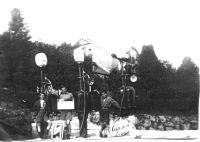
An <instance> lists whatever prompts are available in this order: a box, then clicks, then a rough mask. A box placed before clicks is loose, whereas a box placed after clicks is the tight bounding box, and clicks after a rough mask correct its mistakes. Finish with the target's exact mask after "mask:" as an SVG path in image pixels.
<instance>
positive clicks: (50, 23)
mask: <svg viewBox="0 0 200 142" xmlns="http://www.w3.org/2000/svg"><path fill="white" fill-rule="evenodd" d="M13 8H19V9H20V10H21V12H22V16H23V17H24V18H25V19H24V22H25V23H27V25H28V29H29V30H30V35H31V36H32V40H33V41H34V40H39V41H42V42H45V43H50V44H53V43H54V44H57V45H59V44H60V43H63V42H67V43H72V44H73V43H75V42H76V41H78V40H79V39H80V38H82V37H83V38H89V39H90V40H91V41H93V42H94V43H96V44H97V45H98V46H100V47H103V48H105V49H106V50H107V51H109V52H112V53H117V54H122V53H125V51H126V50H128V49H129V48H130V47H131V46H134V47H135V48H136V49H138V51H139V52H140V51H141V49H142V46H143V45H148V44H152V45H153V46H154V50H155V52H156V55H157V56H158V58H159V59H161V60H168V61H169V62H170V63H172V64H173V66H174V67H177V66H179V65H180V64H181V61H182V59H183V57H184V56H190V57H191V58H192V60H193V61H194V62H195V63H196V64H197V65H198V66H199V65H200V60H199V58H200V55H199V54H200V53H198V51H199V50H198V49H199V48H200V1H199V0H0V33H2V32H3V31H5V30H7V29H8V23H9V21H10V19H11V16H10V15H11V14H10V11H11V10H12V9H13Z"/></svg>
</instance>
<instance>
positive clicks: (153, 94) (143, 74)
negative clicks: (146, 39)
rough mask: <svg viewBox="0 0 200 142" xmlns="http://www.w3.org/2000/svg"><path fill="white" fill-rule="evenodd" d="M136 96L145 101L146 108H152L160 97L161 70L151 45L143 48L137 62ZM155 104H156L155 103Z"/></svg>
mask: <svg viewBox="0 0 200 142" xmlns="http://www.w3.org/2000/svg"><path fill="white" fill-rule="evenodd" d="M138 76H139V78H140V79H139V80H138V82H137V86H138V87H137V90H138V92H137V94H140V98H141V99H143V100H146V102H144V103H146V104H151V105H150V106H149V105H146V107H150V108H151V107H154V106H156V105H158V104H156V103H157V102H158V101H157V100H158V99H159V98H160V96H161V93H162V90H161V88H160V86H161V84H162V76H163V70H162V66H161V63H160V62H159V60H158V58H157V56H156V54H155V52H154V48H153V46H152V45H147V46H143V48H142V52H141V54H140V56H139V60H138ZM155 102H156V103H155Z"/></svg>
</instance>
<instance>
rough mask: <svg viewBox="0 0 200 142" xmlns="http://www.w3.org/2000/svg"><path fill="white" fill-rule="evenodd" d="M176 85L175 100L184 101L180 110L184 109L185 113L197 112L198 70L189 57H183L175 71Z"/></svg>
mask: <svg viewBox="0 0 200 142" xmlns="http://www.w3.org/2000/svg"><path fill="white" fill-rule="evenodd" d="M177 84H178V88H177V92H178V93H177V95H176V98H178V99H179V100H184V102H183V104H182V106H183V108H182V109H185V111H188V110H190V111H197V110H198V100H199V99H198V97H199V68H198V67H197V65H196V64H195V63H194V62H193V61H192V60H191V58H190V57H185V58H184V59H183V61H182V64H181V65H180V67H179V68H178V70H177ZM186 104H187V105H186Z"/></svg>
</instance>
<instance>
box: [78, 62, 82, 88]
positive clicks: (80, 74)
mask: <svg viewBox="0 0 200 142" xmlns="http://www.w3.org/2000/svg"><path fill="white" fill-rule="evenodd" d="M78 66H79V78H80V90H82V72H81V64H80V63H79V64H78Z"/></svg>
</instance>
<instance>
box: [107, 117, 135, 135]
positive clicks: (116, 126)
mask: <svg viewBox="0 0 200 142" xmlns="http://www.w3.org/2000/svg"><path fill="white" fill-rule="evenodd" d="M135 122H136V118H135V116H129V117H128V118H119V119H117V120H114V121H111V122H110V135H109V136H111V137H112V136H113V137H121V136H126V135H130V133H132V130H134V129H135Z"/></svg>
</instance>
